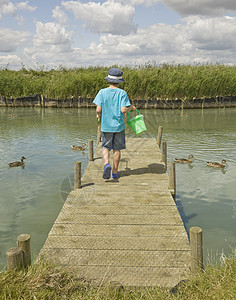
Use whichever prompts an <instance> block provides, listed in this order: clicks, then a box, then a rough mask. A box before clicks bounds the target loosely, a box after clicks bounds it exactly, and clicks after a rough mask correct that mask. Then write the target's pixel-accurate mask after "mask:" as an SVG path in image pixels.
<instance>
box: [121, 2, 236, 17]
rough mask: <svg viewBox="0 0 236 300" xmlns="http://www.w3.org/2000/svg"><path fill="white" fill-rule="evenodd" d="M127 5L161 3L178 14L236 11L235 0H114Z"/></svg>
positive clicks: (212, 13) (213, 13)
mask: <svg viewBox="0 0 236 300" xmlns="http://www.w3.org/2000/svg"><path fill="white" fill-rule="evenodd" d="M116 2H121V3H126V4H129V5H133V6H135V5H140V4H143V5H145V6H148V7H149V6H153V5H155V4H157V3H162V4H164V5H166V6H168V7H169V8H171V9H173V10H175V11H176V12H178V13H179V14H180V15H182V16H184V15H203V16H205V15H210V16H213V15H217V16H220V15H223V14H225V13H226V14H227V13H229V12H232V11H234V12H235V11H236V1H235V0H224V1H222V0H116Z"/></svg>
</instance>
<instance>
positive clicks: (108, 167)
mask: <svg viewBox="0 0 236 300" xmlns="http://www.w3.org/2000/svg"><path fill="white" fill-rule="evenodd" d="M102 177H103V179H109V178H110V177H111V165H110V164H106V165H105V166H104V170H103V175H102Z"/></svg>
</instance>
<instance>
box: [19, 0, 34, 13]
mask: <svg viewBox="0 0 236 300" xmlns="http://www.w3.org/2000/svg"><path fill="white" fill-rule="evenodd" d="M28 3H29V1H24V2H19V3H17V4H16V7H17V8H19V9H21V10H28V11H35V10H36V9H37V7H35V6H30V5H28Z"/></svg>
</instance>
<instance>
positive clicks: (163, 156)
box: [161, 142, 167, 167]
mask: <svg viewBox="0 0 236 300" xmlns="http://www.w3.org/2000/svg"><path fill="white" fill-rule="evenodd" d="M161 149H162V150H161V153H162V154H161V161H162V162H163V163H164V164H165V167H166V166H167V143H166V142H162V147H161Z"/></svg>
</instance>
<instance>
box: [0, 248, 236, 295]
mask: <svg viewBox="0 0 236 300" xmlns="http://www.w3.org/2000/svg"><path fill="white" fill-rule="evenodd" d="M235 288H236V257H235V254H234V256H232V257H231V258H228V259H224V261H223V262H221V264H219V265H217V266H208V267H206V269H205V271H204V272H203V273H201V274H199V275H196V276H194V277H192V278H190V280H189V281H187V282H186V283H184V284H182V285H180V286H179V288H178V290H176V291H175V293H170V291H169V290H168V289H164V288H139V289H138V288H136V289H134V288H133V289H132V288H123V287H118V286H117V287H114V286H113V287H112V286H100V287H93V286H90V285H88V284H86V282H82V281H81V280H78V279H76V278H74V277H73V276H71V275H69V274H67V273H65V272H61V271H59V270H58V269H57V268H56V267H55V266H53V265H50V264H48V263H45V262H41V263H40V264H39V265H34V266H32V267H30V268H29V269H28V270H27V271H26V270H25V271H18V272H17V271H7V272H2V273H0V299H7V300H10V299H14V300H15V299H27V300H31V299H32V300H36V299H48V300H49V299H50V300H51V299H55V300H56V299H58V300H59V299H88V300H89V299H91V300H92V299H98V300H99V299H101V300H102V299H103V300H104V299H109V300H110V299H126V300H131V299H147V300H150V299H153V300H154V299H163V300H164V299H165V300H166V299H167V300H168V299H186V300H187V299H188V300H189V299H191V300H194V299H201V300H202V299H220V300H222V299H227V300H229V299H235V298H236V289H235Z"/></svg>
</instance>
